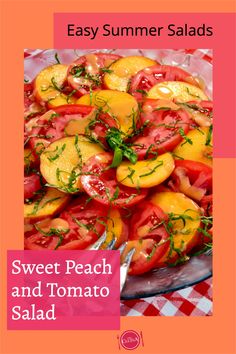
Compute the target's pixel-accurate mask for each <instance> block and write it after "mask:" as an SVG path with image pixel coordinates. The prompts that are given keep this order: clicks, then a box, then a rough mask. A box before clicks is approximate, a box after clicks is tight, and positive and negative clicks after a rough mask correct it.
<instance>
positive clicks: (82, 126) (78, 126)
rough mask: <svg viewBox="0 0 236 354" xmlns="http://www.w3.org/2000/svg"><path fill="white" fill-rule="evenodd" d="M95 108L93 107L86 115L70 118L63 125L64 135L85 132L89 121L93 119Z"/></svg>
mask: <svg viewBox="0 0 236 354" xmlns="http://www.w3.org/2000/svg"><path fill="white" fill-rule="evenodd" d="M96 113H97V110H96V109H95V108H94V109H93V110H92V111H91V113H90V114H88V115H87V116H86V117H81V118H78V119H71V120H70V121H69V122H68V124H67V125H66V127H65V134H66V135H70V136H71V135H76V134H85V133H86V128H87V127H88V125H89V123H90V122H91V121H92V120H94V119H95V117H96Z"/></svg>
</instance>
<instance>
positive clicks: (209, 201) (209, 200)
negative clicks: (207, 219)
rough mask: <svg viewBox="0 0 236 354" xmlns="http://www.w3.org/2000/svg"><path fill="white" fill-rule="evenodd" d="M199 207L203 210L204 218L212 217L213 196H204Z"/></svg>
mask: <svg viewBox="0 0 236 354" xmlns="http://www.w3.org/2000/svg"><path fill="white" fill-rule="evenodd" d="M200 204H201V207H202V208H203V210H204V213H205V215H206V216H212V213H213V195H212V194H210V195H205V196H204V197H203V198H202V199H201V203H200Z"/></svg>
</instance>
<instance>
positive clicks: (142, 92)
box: [136, 90, 147, 96]
mask: <svg viewBox="0 0 236 354" xmlns="http://www.w3.org/2000/svg"><path fill="white" fill-rule="evenodd" d="M136 92H139V93H141V94H142V95H143V96H147V91H145V90H136Z"/></svg>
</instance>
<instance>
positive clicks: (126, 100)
mask: <svg viewBox="0 0 236 354" xmlns="http://www.w3.org/2000/svg"><path fill="white" fill-rule="evenodd" d="M76 103H77V104H85V105H93V106H96V107H99V108H102V110H103V111H104V112H106V113H108V114H109V115H110V116H111V117H112V118H114V119H115V121H116V122H117V124H118V127H119V129H120V130H121V131H122V132H124V133H128V132H129V133H131V132H132V126H133V121H134V120H136V115H137V111H138V103H137V101H136V99H135V98H134V97H133V96H131V95H130V94H128V93H126V92H119V91H112V90H101V91H96V92H93V93H92V95H89V94H88V95H84V96H82V97H80V98H79V99H78V101H77V102H76Z"/></svg>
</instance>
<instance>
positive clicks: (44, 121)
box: [24, 52, 213, 275]
mask: <svg viewBox="0 0 236 354" xmlns="http://www.w3.org/2000/svg"><path fill="white" fill-rule="evenodd" d="M55 59H56V61H57V63H56V64H54V65H51V66H48V67H46V68H44V69H43V70H42V71H41V72H40V73H39V74H38V75H37V76H36V77H35V79H34V80H33V82H31V83H29V82H27V83H25V85H24V107H25V111H24V118H25V134H24V137H25V141H24V168H25V177H24V200H25V204H24V219H25V249H28V250H42V249H50V250H73V249H74V250H80V249H85V248H87V247H89V246H90V245H92V244H93V243H94V242H95V241H96V240H97V239H98V238H99V237H100V236H101V235H103V234H104V232H106V241H105V243H109V242H111V240H112V239H115V248H118V247H119V246H120V245H121V244H123V243H124V242H126V248H125V252H124V253H123V257H125V255H126V254H127V253H128V252H129V250H130V249H132V248H135V254H134V256H133V258H132V262H131V265H130V269H129V274H131V275H132V274H134V275H135V274H143V273H146V272H148V271H150V270H152V269H156V268H160V267H165V266H175V265H176V264H179V263H182V262H186V261H187V260H188V259H189V257H191V256H192V255H194V254H199V253H201V252H204V251H206V250H207V249H210V248H211V247H212V127H213V125H212V124H213V117H212V109H213V103H212V102H211V101H210V99H209V97H208V96H207V95H206V93H205V89H204V82H203V81H202V80H200V79H199V78H197V77H193V76H192V75H191V74H190V73H188V72H186V71H184V70H183V69H181V68H179V67H175V66H170V65H161V64H159V63H158V62H157V61H155V60H153V59H150V58H148V57H144V56H141V55H140V56H127V57H121V56H120V55H117V54H109V53H100V52H98V53H93V54H91V53H89V54H87V55H83V56H81V57H79V58H78V59H77V60H75V61H74V62H72V63H71V64H70V65H65V64H62V63H60V60H59V58H58V56H56V58H55Z"/></svg>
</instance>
